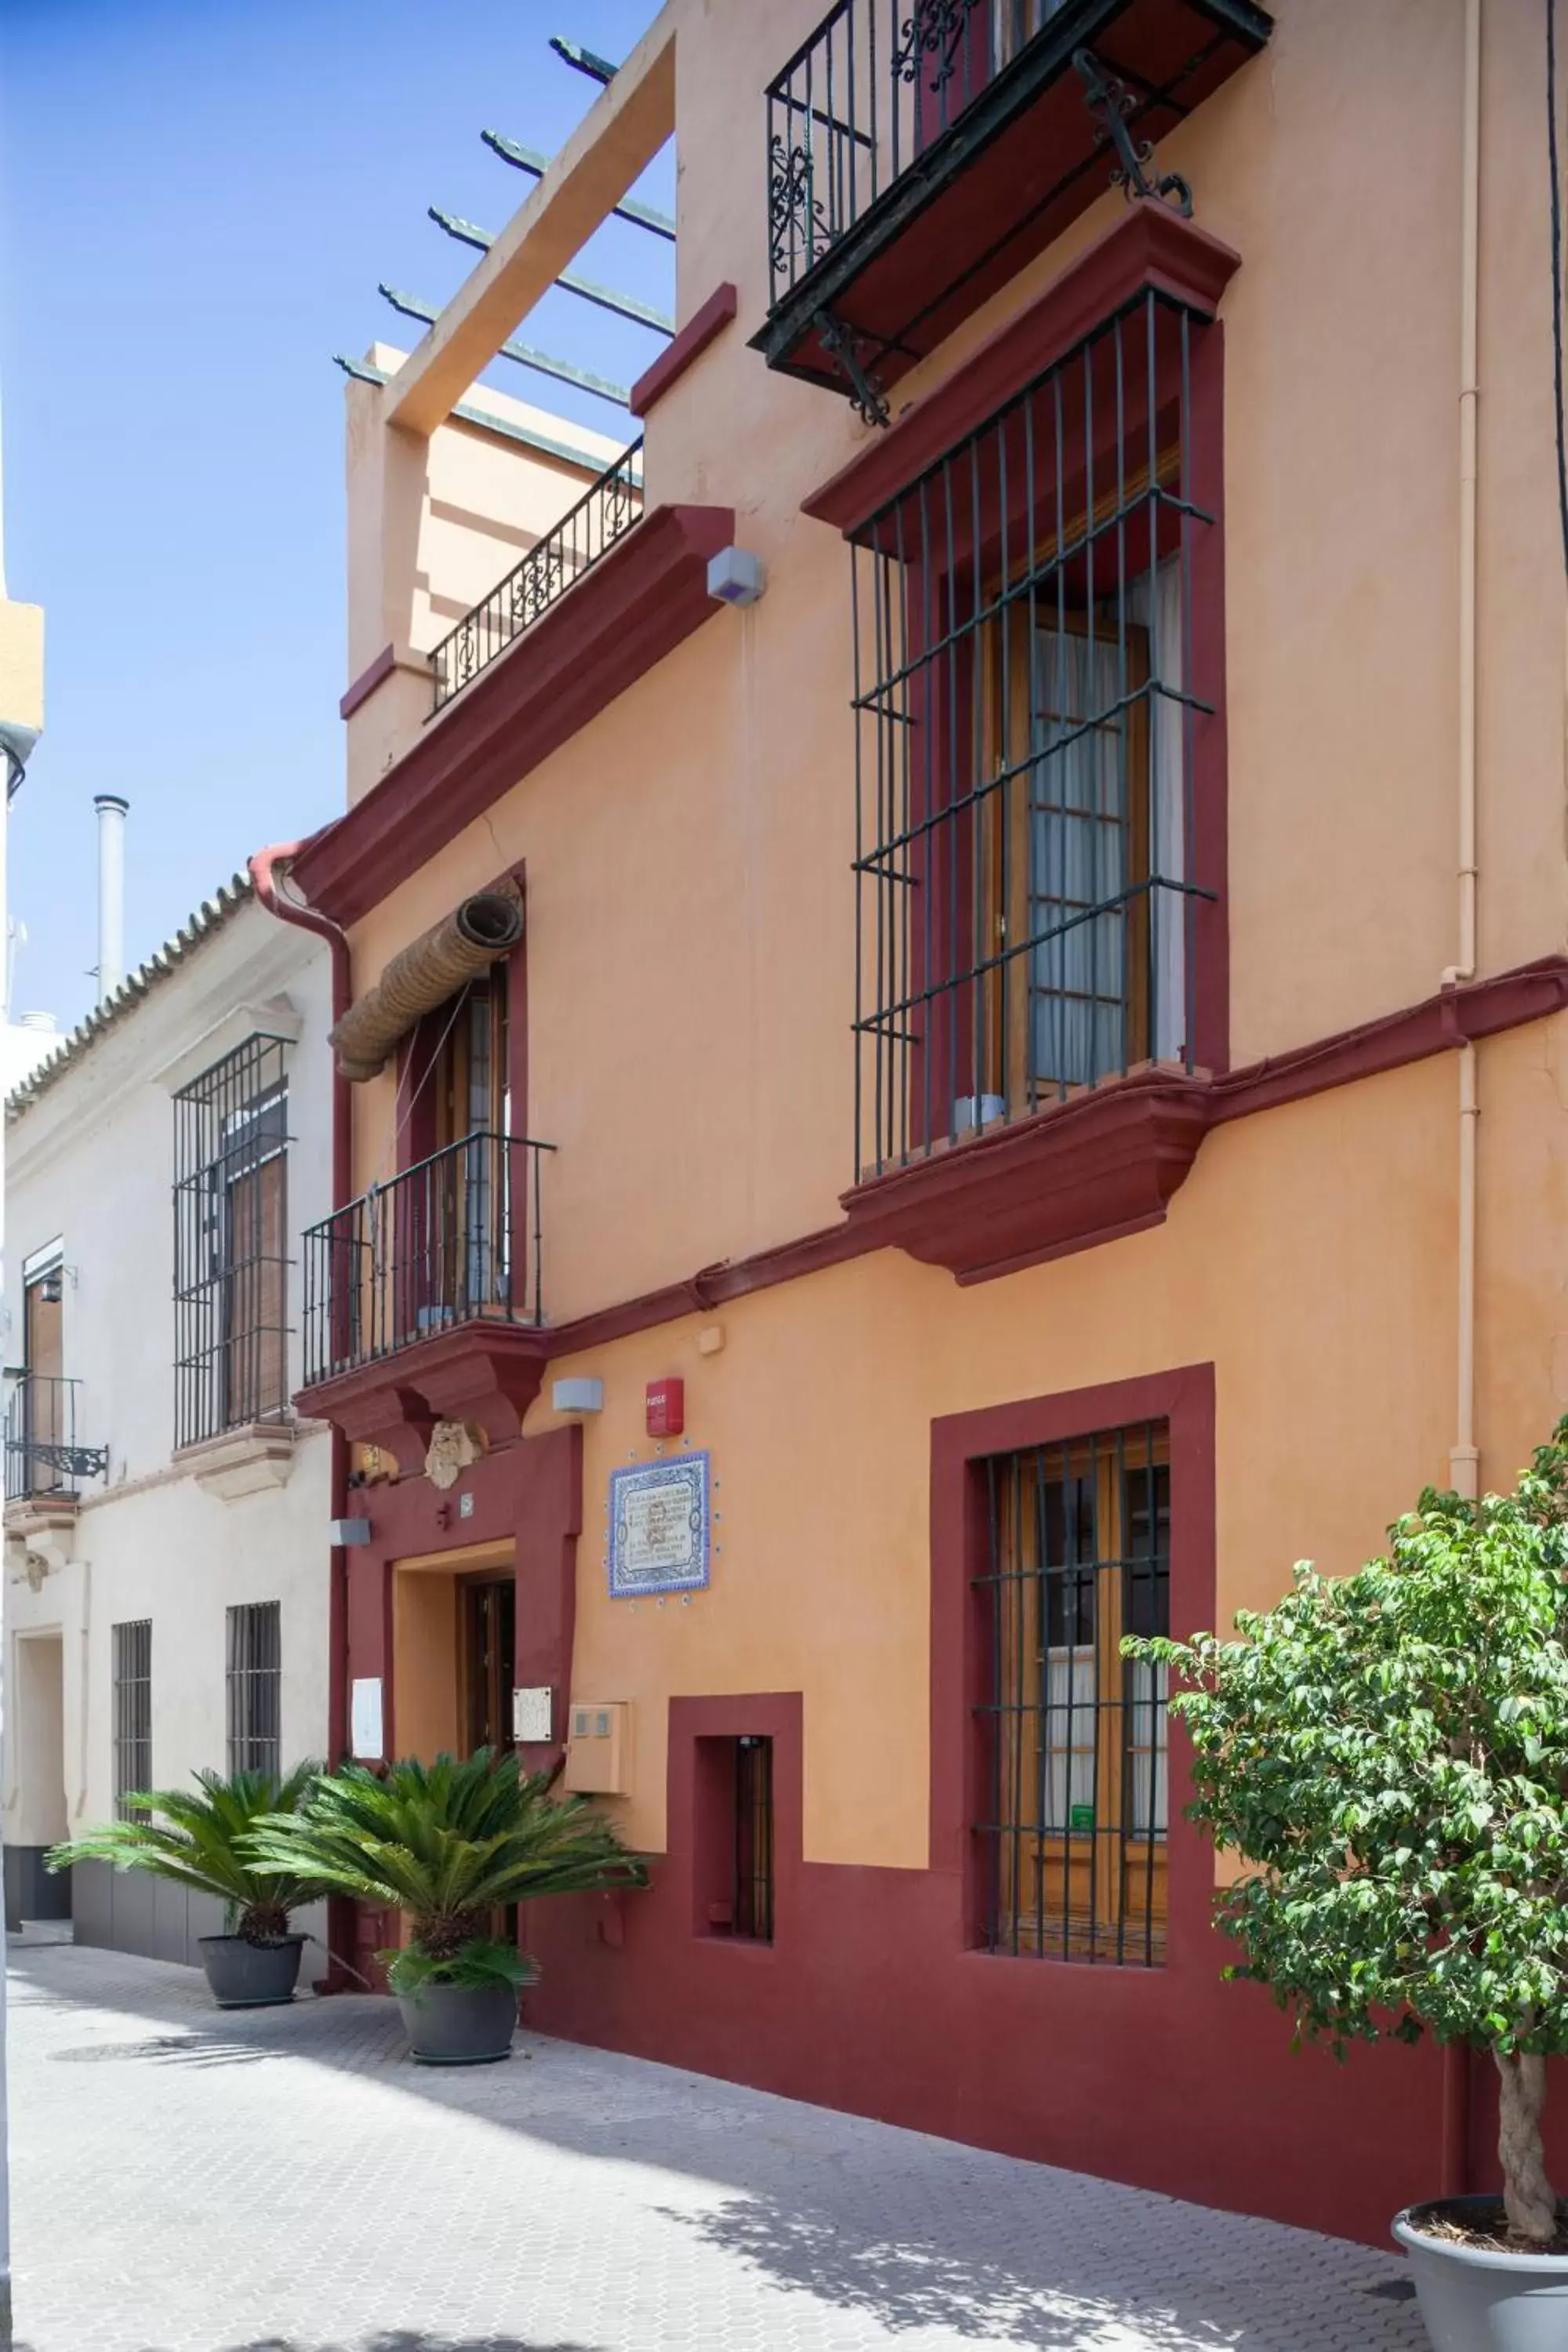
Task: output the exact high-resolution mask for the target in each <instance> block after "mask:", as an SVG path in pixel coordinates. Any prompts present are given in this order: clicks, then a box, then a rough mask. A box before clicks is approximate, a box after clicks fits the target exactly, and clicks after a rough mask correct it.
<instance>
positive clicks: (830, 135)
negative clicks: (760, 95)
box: [767, 0, 1063, 303]
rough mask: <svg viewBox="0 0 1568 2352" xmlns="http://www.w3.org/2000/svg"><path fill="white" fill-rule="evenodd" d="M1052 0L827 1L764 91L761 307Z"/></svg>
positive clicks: (841, 230) (911, 155)
mask: <svg viewBox="0 0 1568 2352" xmlns="http://www.w3.org/2000/svg"><path fill="white" fill-rule="evenodd" d="M1061 5H1063V0H838V5H837V7H835V8H833V9H830V10H829V12H828V14H827V15H826V16H825V17H824V18H823V20H822V22H821V24H820V25H819V26H817V28H816V32H815V33H813V34H812V36H811V38H810V39H809V40H808V41H807V42H806V43H805V46H804V47H801V48H799V49H797V50H796V51H795V56H794V57H793V58H791V59H790V61H789V63H788V64H787V65H786V66H785V67H784V71H783V72H782V73H781V74H779V75H778V76H777V78H776V79H774V80H773V82H771V83H770V84H769V86H768V93H767V97H768V197H769V205H768V220H769V240H768V261H769V268H770V284H771V299H772V300H773V302H774V303H777V302H780V301H782V300H783V299H784V296H785V295H786V294H788V293H790V292H791V291H792V290H793V289H794V288H795V286H796V285H797V284H798V283H799V281H800V279H801V278H804V277H805V274H806V272H807V270H809V269H811V268H814V267H815V265H816V263H817V262H818V261H820V260H821V259H822V257H823V256H824V255H825V254H826V253H828V252H829V251H830V250H831V249H832V247H834V246H836V245H837V243H838V241H839V239H840V238H841V237H844V236H847V235H848V233H849V231H850V230H851V229H852V228H853V227H854V226H855V224H856V223H857V221H858V220H859V219H860V217H861V215H863V214H864V213H866V212H868V210H869V209H870V207H871V205H873V204H875V202H876V201H877V198H878V197H879V195H880V194H882V193H883V191H884V189H886V188H889V187H891V186H892V184H893V183H894V181H895V180H898V179H900V178H901V177H902V175H903V173H905V172H906V171H908V169H909V167H910V164H911V163H915V162H916V161H917V160H918V158H919V157H920V155H921V153H922V152H923V151H924V150H925V149H926V148H927V147H929V146H930V145H931V142H932V140H933V139H935V138H936V137H938V136H939V134H940V133H941V132H942V131H945V130H946V129H947V128H948V126H949V125H950V124H951V123H952V122H955V121H957V120H958V117H959V116H960V115H961V114H962V113H963V111H964V110H965V108H966V107H968V106H969V105H970V104H971V103H972V102H973V100H974V99H976V98H977V97H978V96H979V94H980V92H981V90H982V89H984V87H985V84H986V83H987V82H988V81H990V79H992V76H993V74H994V72H995V69H996V59H997V58H998V56H1010V55H1011V54H1012V52H1013V48H1014V47H1016V46H1017V45H1018V44H1019V43H1020V42H1021V41H1022V40H1023V39H1025V38H1027V37H1028V36H1029V35H1030V34H1032V33H1035V32H1037V31H1038V30H1039V28H1040V26H1041V25H1043V24H1044V22H1045V21H1046V18H1047V16H1054V15H1055V13H1056V11H1057V9H1058V7H1059V6H1061Z"/></svg>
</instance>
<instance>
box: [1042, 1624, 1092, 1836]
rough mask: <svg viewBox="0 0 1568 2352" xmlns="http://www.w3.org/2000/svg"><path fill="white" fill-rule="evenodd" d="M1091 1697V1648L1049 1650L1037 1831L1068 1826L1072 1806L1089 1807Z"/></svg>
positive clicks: (1070, 1824)
mask: <svg viewBox="0 0 1568 2352" xmlns="http://www.w3.org/2000/svg"><path fill="white" fill-rule="evenodd" d="M1097 1696H1098V1685H1097V1682H1096V1667H1095V1658H1094V1652H1093V1650H1092V1648H1079V1649H1073V1650H1053V1651H1052V1652H1051V1654H1050V1657H1049V1660H1048V1662H1047V1666H1046V1709H1047V1713H1046V1721H1045V1740H1044V1743H1043V1744H1044V1748H1045V1758H1044V1762H1045V1790H1044V1797H1045V1802H1044V1807H1043V1811H1042V1817H1041V1821H1040V1827H1041V1828H1042V1829H1043V1830H1070V1829H1071V1827H1072V1809H1073V1807H1074V1806H1075V1805H1088V1806H1089V1807H1090V1808H1091V1809H1092V1807H1093V1804H1094V1739H1095V1727H1096V1725H1097V1723H1098V1720H1099V1717H1098V1715H1097V1713H1096V1699H1097ZM1069 1708H1070V1712H1069Z"/></svg>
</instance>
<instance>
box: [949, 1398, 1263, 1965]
mask: <svg viewBox="0 0 1568 2352" xmlns="http://www.w3.org/2000/svg"><path fill="white" fill-rule="evenodd" d="M1156 1421H1163V1422H1164V1423H1166V1424H1167V1426H1168V1429H1169V1432H1170V1456H1171V1458H1170V1489H1171V1491H1170V1512H1171V1533H1170V1587H1169V1591H1170V1604H1169V1605H1170V1623H1171V1630H1172V1633H1173V1635H1174V1636H1175V1638H1176V1639H1178V1640H1184V1639H1188V1638H1190V1637H1191V1635H1192V1634H1193V1633H1195V1632H1197V1631H1198V1630H1199V1628H1201V1627H1202V1626H1205V1625H1212V1624H1213V1623H1214V1622H1215V1606H1216V1603H1215V1371H1214V1366H1213V1364H1212V1363H1196V1364H1187V1365H1182V1366H1179V1367H1176V1368H1174V1369H1173V1370H1168V1371H1161V1372H1152V1373H1146V1374H1142V1375H1140V1376H1138V1377H1135V1378H1132V1379H1130V1380H1124V1381H1110V1382H1108V1383H1106V1384H1104V1385H1102V1386H1099V1387H1093V1388H1085V1389H1069V1390H1062V1391H1057V1392H1055V1393H1052V1394H1047V1395H1044V1396H1034V1397H1026V1398H1019V1399H1016V1400H1015V1401H1013V1402H1007V1403H1003V1404H996V1405H987V1406H984V1407H981V1408H979V1409H978V1410H976V1411H973V1412H958V1413H947V1414H943V1415H942V1416H941V1417H940V1418H939V1419H937V1420H936V1421H933V1422H932V1423H931V1637H930V1655H931V1868H932V1869H933V1871H936V1872H939V1873H941V1874H944V1875H948V1876H952V1875H954V1874H956V1877H957V1879H958V1882H959V1886H960V1890H961V1897H962V1899H961V1900H960V1901H959V1903H958V1904H957V1905H956V1906H955V1908H954V1912H953V1921H954V1931H955V1934H956V1937H957V1941H958V1945H959V1948H962V1949H963V1950H965V1951H968V1952H970V1953H972V1954H973V1958H974V1960H975V1963H976V1965H978V1966H982V1967H984V1968H985V1969H1003V1970H1005V1969H1028V1970H1030V1971H1031V1972H1037V1971H1039V1970H1041V1969H1052V1968H1055V1967H1059V1966H1062V1965H1064V1964H1063V1963H1062V1962H1060V1961H1058V1960H1056V1959H1053V1958H1049V1957H1047V1958H1033V1957H1028V1956H1020V1957H1018V1958H1014V1957H1013V1956H1012V1955H1010V1954H1007V1953H996V1952H992V1951H988V1950H987V1949H986V1948H985V1919H986V1897H987V1882H986V1870H985V1855H984V1850H983V1845H982V1842H981V1841H980V1840H979V1839H977V1838H976V1836H975V1834H974V1830H973V1824H974V1823H975V1822H981V1821H984V1820H985V1819H986V1818H987V1815H986V1812H985V1811H984V1808H985V1806H986V1805H987V1803H988V1801H989V1783H988V1780H987V1772H988V1768H989V1761H990V1759H989V1749H988V1742H987V1738H986V1734H985V1729H984V1715H983V1709H984V1703H985V1700H986V1697H987V1695H988V1685H989V1675H990V1671H991V1664H992V1661H991V1658H990V1655H989V1654H988V1652H987V1651H986V1649H985V1646H984V1638H983V1636H984V1624H983V1620H982V1613H981V1612H980V1611H979V1610H977V1609H976V1607H975V1605H974V1586H973V1580H974V1578H975V1577H976V1575H978V1574H983V1573H984V1568H985V1565H986V1562H987V1559H988V1557H989V1544H990V1536H989V1528H988V1525H987V1518H986V1486H985V1474H984V1462H985V1460H986V1458H987V1457H988V1456H991V1455H993V1454H1011V1453H1017V1452H1020V1451H1022V1450H1023V1449H1024V1448H1026V1447H1028V1446H1038V1445H1060V1444H1068V1443H1070V1442H1071V1441H1073V1440H1074V1439H1076V1438H1079V1437H1081V1436H1082V1435H1083V1433H1085V1432H1086V1431H1090V1430H1097V1429H1100V1430H1103V1429H1117V1428H1125V1427H1129V1426H1131V1425H1134V1424H1142V1423H1147V1422H1156ZM1191 1793H1192V1773H1191V1754H1190V1749H1189V1748H1188V1744H1187V1742H1186V1739H1185V1736H1184V1733H1183V1731H1182V1729H1181V1726H1180V1724H1179V1723H1176V1724H1173V1725H1172V1726H1171V1729H1170V1738H1169V1747H1168V1759H1167V1774H1166V1812H1167V1820H1168V1822H1169V1829H1168V1832H1167V1839H1166V1880H1167V1895H1166V1901H1167V1915H1168V1916H1167V1925H1166V1937H1165V1965H1164V1969H1163V1970H1160V1969H1155V1970H1150V1969H1131V1970H1129V1969H1117V1968H1108V1969H1081V1968H1079V1967H1078V1966H1077V1964H1070V1963H1069V1964H1068V1965H1072V1966H1073V1968H1074V1974H1075V1976H1082V1977H1086V1978H1088V1979H1091V1980H1095V1981H1101V1982H1104V1983H1106V1984H1107V1985H1109V1984H1111V1983H1125V1982H1126V1981H1128V1980H1129V1979H1142V1980H1145V1981H1150V1980H1153V1979H1159V1978H1161V1977H1163V1976H1166V1975H1168V1974H1169V1973H1170V1972H1171V1971H1173V1969H1177V1968H1181V1967H1184V1966H1198V1967H1209V1966H1212V1964H1213V1931H1212V1927H1211V1922H1210V1912H1211V1908H1212V1897H1213V1891H1214V1857H1213V1853H1212V1852H1211V1850H1210V1849H1209V1847H1208V1846H1207V1844H1206V1843H1205V1841H1204V1840H1203V1839H1202V1838H1201V1837H1200V1836H1199V1834H1198V1832H1196V1831H1195V1830H1194V1828H1193V1827H1192V1825H1191V1824H1190V1823H1189V1822H1186V1821H1185V1820H1184V1817H1183V1810H1182V1809H1183V1807H1184V1804H1185V1803H1186V1802H1187V1801H1188V1799H1189V1798H1190V1796H1191Z"/></svg>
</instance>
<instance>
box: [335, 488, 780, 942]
mask: <svg viewBox="0 0 1568 2352" xmlns="http://www.w3.org/2000/svg"><path fill="white" fill-rule="evenodd" d="M734 535H735V518H734V514H733V511H732V510H731V509H730V508H728V507H688V506H678V507H655V508H653V509H650V510H649V512H648V513H647V514H645V515H644V517H643V519H642V520H641V522H639V523H638V524H637V526H636V528H635V529H634V530H629V531H628V532H627V533H626V537H625V538H624V539H623V540H622V541H620V543H619V544H618V546H616V547H614V548H612V549H611V551H610V552H609V554H608V555H606V556H605V557H604V558H603V560H602V561H601V562H598V563H596V564H595V567H594V569H593V570H592V572H589V573H588V574H587V575H586V577H585V578H584V579H582V580H580V581H579V582H578V583H577V584H576V586H575V587H574V588H573V589H572V590H571V592H570V593H569V594H567V595H565V596H563V597H562V598H561V600H560V602H559V603H558V604H553V605H552V607H551V608H550V610H549V611H548V612H547V613H546V614H543V616H542V618H541V619H540V620H537V621H535V622H534V624H533V625H532V626H531V628H530V629H528V630H527V631H526V632H525V633H524V635H522V636H521V637H520V638H519V639H518V641H517V642H516V644H515V645H513V646H510V648H509V649H508V651H507V652H506V653H504V654H501V655H500V656H498V657H497V659H496V660H494V661H493V662H491V663H490V664H489V667H488V668H486V669H484V670H481V671H480V673H479V677H477V678H475V680H474V682H473V684H472V685H471V686H468V687H465V688H464V689H463V691H462V693H461V694H459V695H458V697H457V698H456V699H455V700H454V701H452V702H450V703H448V705H447V708H446V709H445V710H443V711H442V712H440V713H439V714H438V716H437V717H436V718H434V719H432V720H431V721H430V722H429V724H428V725H427V726H426V729H425V730H424V732H423V733H422V734H421V736H420V738H419V740H418V741H417V742H416V743H415V744H414V745H413V746H412V747H411V748H410V750H408V751H405V754H404V756H403V758H402V759H401V760H399V761H397V763H396V765H395V767H393V768H391V769H389V770H388V772H387V773H386V774H385V775H384V776H383V777H382V778H381V779H380V780H379V781H378V782H376V783H375V784H374V785H373V787H372V788H371V790H370V791H369V792H368V793H366V794H365V796H364V798H363V800H361V801H358V802H356V803H355V804H354V806H353V808H352V809H350V810H349V811H348V812H347V814H345V815H343V816H341V817H339V818H338V819H337V820H336V822H335V823H333V824H330V825H328V826H327V827H326V828H325V830H324V831H323V832H321V833H319V834H317V835H315V837H314V839H313V840H311V841H310V842H309V843H307V844H306V845H305V847H304V850H303V851H302V853H301V855H300V858H299V861H298V866H297V871H298V874H299V877H300V882H301V884H302V885H303V887H305V889H306V890H307V891H308V892H309V893H310V898H312V900H313V901H314V903H315V904H316V905H317V906H319V907H322V908H326V910H327V911H328V912H329V913H330V914H331V916H332V917H333V918H334V919H336V920H337V921H339V922H342V923H353V922H357V921H359V919H361V917H363V915H365V914H367V913H368V912H369V911H370V909H371V908H373V907H375V906H378V905H379V904H380V903H381V901H382V899H384V898H385V897H386V896H387V895H388V893H389V892H391V891H393V890H395V888H396V887H397V886H398V884H399V883H400V882H405V881H406V880H407V879H408V877H409V876H410V875H411V874H416V873H417V872H418V870H419V868H420V867H421V866H424V865H426V864H427V863H428V861H429V860H430V859H431V858H433V857H435V856H437V855H438V853H439V852H440V851H441V850H442V849H444V848H445V847H446V845H447V843H448V842H449V841H451V840H453V839H454V838H455V837H456V836H457V835H458V834H459V833H460V832H462V830H463V829H464V827H465V826H466V825H468V824H471V823H472V822H473V821H474V819H475V818H476V817H478V816H479V815H480V814H482V813H483V811H484V810H485V809H487V808H489V805H490V803H492V802H493V801H495V800H496V799H498V798H499V797H500V794H501V793H504V792H507V791H509V790H510V787H511V786H512V785H513V784H515V783H516V782H518V781H519V780H520V778H521V777H523V776H526V775H528V774H529V773H530V772H531V770H533V769H534V768H536V767H538V766H539V764H540V762H541V761H542V760H545V759H547V758H548V757H549V755H550V753H551V752H552V751H557V750H559V748H560V746H561V745H562V744H563V743H564V742H567V741H568V740H570V739H571V737H572V736H574V735H575V734H577V733H578V732H580V730H582V729H583V728H584V727H586V726H587V725H588V724H589V723H590V722H591V721H592V720H593V719H596V718H597V717H598V715H599V713H600V712H601V711H603V710H605V709H608V707H609V705H610V704H611V703H612V702H614V701H615V699H616V697H617V696H618V695H621V694H624V693H625V691H626V688H628V687H629V686H632V685H634V684H635V683H636V682H637V679H638V678H640V677H643V676H644V675H645V673H646V672H647V671H648V670H650V669H652V668H653V667H655V665H656V664H657V663H658V662H661V661H663V660H664V659H665V658H666V656H668V655H669V654H671V653H673V652H674V651H675V649H676V647H677V646H679V645H681V644H683V643H684V641H685V640H686V638H688V637H689V636H690V635H692V633H693V632H694V631H695V630H697V629H699V628H700V627H701V625H702V624H703V622H704V621H706V620H708V619H710V617H711V615H712V614H714V613H716V612H717V611H718V609H719V607H718V606H717V605H716V604H714V603H713V602H712V601H711V599H710V596H709V594H708V561H709V558H710V556H713V555H716V554H717V553H718V552H719V551H720V549H721V548H722V547H727V546H729V545H730V543H731V541H732V540H733V538H734Z"/></svg>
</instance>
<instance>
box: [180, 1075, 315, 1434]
mask: <svg viewBox="0 0 1568 2352" xmlns="http://www.w3.org/2000/svg"><path fill="white" fill-rule="evenodd" d="M283 1053H284V1048H283V1045H282V1044H281V1042H280V1041H279V1039H278V1038H275V1037H252V1038H250V1039H248V1040H247V1043H246V1044H245V1045H241V1046H239V1047H238V1048H237V1050H236V1051H235V1052H234V1053H232V1054H230V1055H226V1057H225V1059H224V1060H223V1061H221V1062H218V1063H216V1064H215V1066H213V1068H212V1069H210V1070H208V1071H206V1072H205V1073H204V1075H203V1076H201V1077H199V1078H197V1079H196V1080H195V1082H194V1083H193V1084H192V1085H190V1086H188V1087H183V1088H182V1089H181V1091H180V1092H179V1093H178V1094H177V1095H176V1096H175V1097H174V1443H175V1444H176V1446H182V1445H195V1444H199V1443H200V1442H201V1441H202V1439H204V1438H208V1437H216V1436H217V1435H219V1434H220V1433H222V1432H223V1431H224V1430H226V1429H234V1428H238V1427H241V1426H243V1425H245V1424H247V1423H251V1422H265V1421H281V1420H284V1419H286V1418H287V1416H288V1412H289V1362H288V1356H289V1347H288V1341H289V1332H288V1321H287V1316H288V1271H289V1258H288V1234H289V1223H288V1218H289V1188H288V1148H289V1089H288V1081H287V1079H286V1077H285V1076H284V1066H283Z"/></svg>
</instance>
